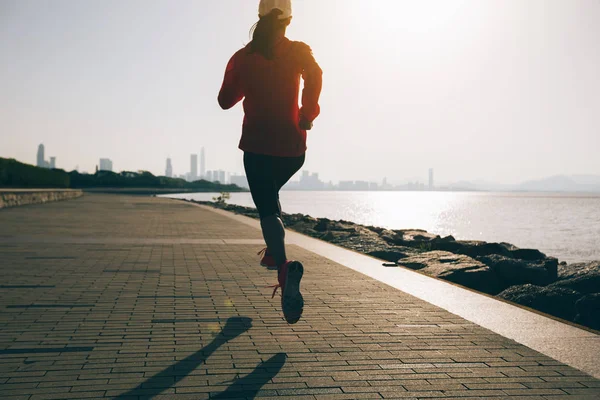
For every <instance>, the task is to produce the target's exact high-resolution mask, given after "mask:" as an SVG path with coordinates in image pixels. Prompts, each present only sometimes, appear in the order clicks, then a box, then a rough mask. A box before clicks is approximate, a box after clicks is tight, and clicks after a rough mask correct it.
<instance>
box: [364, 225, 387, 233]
mask: <svg viewBox="0 0 600 400" xmlns="http://www.w3.org/2000/svg"><path fill="white" fill-rule="evenodd" d="M365 228H367V229H368V230H370V231H371V232H375V233H376V234H378V235H379V234H381V232H383V231H385V229H384V228H378V227H376V226H366V227H365Z"/></svg>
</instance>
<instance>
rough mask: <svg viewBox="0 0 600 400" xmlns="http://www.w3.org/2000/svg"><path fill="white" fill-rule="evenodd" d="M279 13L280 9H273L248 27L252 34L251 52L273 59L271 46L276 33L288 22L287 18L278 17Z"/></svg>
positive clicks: (280, 12)
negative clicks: (250, 27)
mask: <svg viewBox="0 0 600 400" xmlns="http://www.w3.org/2000/svg"><path fill="white" fill-rule="evenodd" d="M281 14H283V13H282V11H281V10H279V9H273V10H272V11H271V12H270V13H269V14H267V15H265V16H263V17H260V20H259V21H258V22H257V23H256V24H254V26H253V27H252V29H250V33H251V35H252V42H251V43H250V52H251V53H258V54H261V55H262V56H263V57H265V58H266V59H268V60H272V59H273V46H274V44H275V39H276V38H277V33H278V32H279V31H280V30H282V29H285V27H286V26H287V25H288V24H289V20H280V19H279V16H280V15H281Z"/></svg>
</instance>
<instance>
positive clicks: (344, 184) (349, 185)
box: [339, 181, 354, 190]
mask: <svg viewBox="0 0 600 400" xmlns="http://www.w3.org/2000/svg"><path fill="white" fill-rule="evenodd" d="M339 188H340V190H354V182H353V181H340V183H339Z"/></svg>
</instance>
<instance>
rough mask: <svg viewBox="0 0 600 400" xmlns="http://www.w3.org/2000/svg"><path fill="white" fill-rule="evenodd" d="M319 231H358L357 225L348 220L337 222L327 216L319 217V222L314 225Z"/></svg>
mask: <svg viewBox="0 0 600 400" xmlns="http://www.w3.org/2000/svg"><path fill="white" fill-rule="evenodd" d="M313 229H314V230H315V231H317V232H326V231H338V232H352V233H356V232H357V227H356V226H354V224H351V223H348V222H345V221H344V222H342V221H340V222H336V221H331V220H329V219H327V218H319V220H318V222H317V224H316V225H315V226H314V227H313Z"/></svg>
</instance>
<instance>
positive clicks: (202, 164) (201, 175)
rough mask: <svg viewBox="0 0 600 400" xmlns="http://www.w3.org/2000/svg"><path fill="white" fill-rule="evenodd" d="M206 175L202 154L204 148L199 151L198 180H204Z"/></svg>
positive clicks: (204, 159)
mask: <svg viewBox="0 0 600 400" xmlns="http://www.w3.org/2000/svg"><path fill="white" fill-rule="evenodd" d="M205 175H206V155H205V154H204V147H203V148H202V150H200V178H202V179H204V176H205Z"/></svg>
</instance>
